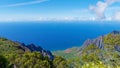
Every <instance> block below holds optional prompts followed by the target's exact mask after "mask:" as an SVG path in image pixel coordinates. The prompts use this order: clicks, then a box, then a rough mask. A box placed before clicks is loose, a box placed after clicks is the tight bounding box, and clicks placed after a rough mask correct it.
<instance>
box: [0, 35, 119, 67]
mask: <svg viewBox="0 0 120 68" xmlns="http://www.w3.org/2000/svg"><path fill="white" fill-rule="evenodd" d="M103 44H104V45H103V46H104V47H103V48H102V49H100V48H99V47H98V46H97V45H95V44H90V45H89V46H87V47H85V48H80V47H74V48H70V49H67V50H64V51H54V52H53V53H54V55H55V58H54V60H50V59H49V58H48V56H43V55H42V53H40V52H31V51H30V50H29V49H26V50H24V49H22V48H20V47H19V46H20V45H19V44H18V43H15V42H12V41H10V40H8V39H5V38H0V68H14V67H16V68H120V61H119V60H120V51H118V50H116V49H115V46H116V45H117V46H120V34H108V35H106V36H104V38H103ZM62 57H63V58H62Z"/></svg>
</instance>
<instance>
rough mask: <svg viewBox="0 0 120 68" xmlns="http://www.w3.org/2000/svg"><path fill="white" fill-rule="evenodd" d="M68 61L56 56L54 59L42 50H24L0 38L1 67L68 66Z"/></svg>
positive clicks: (61, 67)
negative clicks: (42, 52)
mask: <svg viewBox="0 0 120 68" xmlns="http://www.w3.org/2000/svg"><path fill="white" fill-rule="evenodd" d="M67 67H68V65H67V61H66V60H65V59H63V58H62V57H59V56H56V57H55V59H54V60H51V59H49V58H48V56H43V55H42V54H41V53H40V52H31V51H30V50H27V51H25V50H23V49H21V48H19V45H18V44H17V43H15V42H12V41H10V40H8V39H5V38H0V68H67Z"/></svg>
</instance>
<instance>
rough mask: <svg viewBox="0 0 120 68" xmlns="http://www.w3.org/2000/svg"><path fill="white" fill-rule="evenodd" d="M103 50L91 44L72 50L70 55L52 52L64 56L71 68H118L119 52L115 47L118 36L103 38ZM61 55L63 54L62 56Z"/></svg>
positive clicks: (119, 64) (118, 42)
mask: <svg viewBox="0 0 120 68" xmlns="http://www.w3.org/2000/svg"><path fill="white" fill-rule="evenodd" d="M103 44H104V48H103V49H100V48H98V46H96V45H94V44H91V45H89V46H87V47H85V48H81V49H79V48H78V49H77V50H74V51H75V52H74V51H73V52H70V53H65V52H64V51H61V52H60V51H59V52H54V54H55V55H59V56H63V57H64V56H66V55H68V56H69V55H70V57H71V55H73V57H71V58H67V57H64V58H66V59H67V62H68V64H69V66H70V67H71V68H120V61H119V60H120V52H119V51H117V50H116V49H115V46H116V45H117V46H120V34H115V35H114V34H108V35H106V36H104V38H103ZM62 53H63V54H62Z"/></svg>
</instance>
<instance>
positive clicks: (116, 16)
mask: <svg viewBox="0 0 120 68" xmlns="http://www.w3.org/2000/svg"><path fill="white" fill-rule="evenodd" d="M113 19H114V20H117V21H120V11H118V12H116V13H115V14H114V16H113Z"/></svg>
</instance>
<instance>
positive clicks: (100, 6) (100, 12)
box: [89, 0, 120, 19]
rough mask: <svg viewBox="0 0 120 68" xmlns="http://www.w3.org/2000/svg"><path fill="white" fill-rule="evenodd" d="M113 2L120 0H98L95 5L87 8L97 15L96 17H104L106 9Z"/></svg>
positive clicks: (119, 0)
mask: <svg viewBox="0 0 120 68" xmlns="http://www.w3.org/2000/svg"><path fill="white" fill-rule="evenodd" d="M115 2H120V0H105V1H104V2H102V1H98V2H97V4H96V6H90V7H89V9H90V10H92V11H93V12H94V13H95V14H96V15H97V19H105V18H106V16H105V11H106V9H107V8H108V7H109V6H110V5H112V4H113V3H115Z"/></svg>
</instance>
